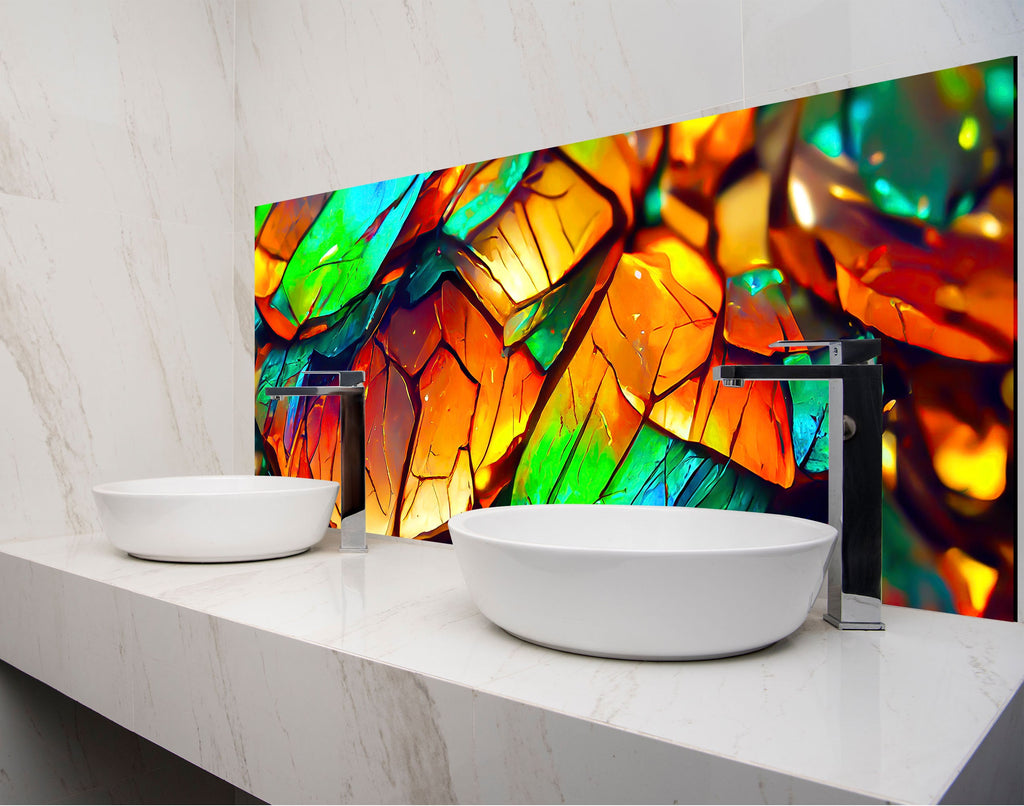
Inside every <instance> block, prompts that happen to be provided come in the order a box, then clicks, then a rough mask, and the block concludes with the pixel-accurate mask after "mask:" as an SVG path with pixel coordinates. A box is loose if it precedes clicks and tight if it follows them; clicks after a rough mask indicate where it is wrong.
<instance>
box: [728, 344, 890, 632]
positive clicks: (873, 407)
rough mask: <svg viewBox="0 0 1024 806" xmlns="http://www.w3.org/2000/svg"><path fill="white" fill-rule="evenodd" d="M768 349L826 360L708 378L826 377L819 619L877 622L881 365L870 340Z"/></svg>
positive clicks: (733, 381)
mask: <svg viewBox="0 0 1024 806" xmlns="http://www.w3.org/2000/svg"><path fill="white" fill-rule="evenodd" d="M769 346H770V347H774V348H781V349H786V348H789V347H827V348H828V354H829V363H828V364H827V365H826V364H812V365H807V364H793V365H761V366H742V365H728V364H726V365H722V366H718V367H714V369H713V370H712V377H713V378H714V379H715V380H719V381H721V382H722V383H723V384H725V385H726V386H733V387H736V386H743V384H744V382H745V381H828V412H829V413H828V417H829V429H828V522H829V524H831V525H832V526H834V527H835V529H836V531H837V532H838V533H839V544H838V546H837V547H836V549H835V550H833V552H832V557H831V559H830V561H829V567H828V597H827V609H826V613H825V621H827V622H828V623H829V624H831V625H832V626H834V627H838V628H839V629H841V630H884V629H885V625H884V624H883V623H882V365H881V364H879V363H877V359H878V358H879V356H880V355H881V342H880V341H878V340H877V339H850V340H841V341H776V342H773V343H772V344H770V345H769Z"/></svg>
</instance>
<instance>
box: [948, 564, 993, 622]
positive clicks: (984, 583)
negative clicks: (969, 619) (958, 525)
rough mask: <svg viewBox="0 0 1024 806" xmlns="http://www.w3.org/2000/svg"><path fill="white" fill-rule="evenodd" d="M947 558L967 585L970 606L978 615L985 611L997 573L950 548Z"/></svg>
mask: <svg viewBox="0 0 1024 806" xmlns="http://www.w3.org/2000/svg"><path fill="white" fill-rule="evenodd" d="M946 555H947V557H948V558H949V559H950V560H952V562H953V564H954V565H955V566H956V567H957V569H958V570H959V571H960V573H961V574H963V578H964V581H965V582H966V583H967V590H968V592H969V593H970V597H971V605H972V606H973V607H974V609H975V610H977V611H978V612H979V613H981V612H983V611H984V610H985V605H987V604H988V600H989V597H990V596H991V595H992V589H993V588H995V586H996V579H997V578H998V577H999V572H998V571H996V569H994V568H989V567H988V566H987V565H985V564H984V563H980V562H978V561H977V560H975V559H973V558H971V557H968V556H967V555H966V554H964V553H963V552H962V551H960V549H958V548H952V549H950V550H949V551H947V552H946Z"/></svg>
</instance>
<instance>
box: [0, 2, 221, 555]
mask: <svg viewBox="0 0 1024 806" xmlns="http://www.w3.org/2000/svg"><path fill="white" fill-rule="evenodd" d="M0 32H2V33H0V41H2V46H0V379H2V380H0V389H2V390H3V391H2V395H0V399H2V409H0V411H2V417H3V428H0V457H2V461H0V540H9V539H20V538H26V537H39V536H44V535H59V534H67V533H71V532H84V531H92V530H94V528H95V527H96V525H97V518H96V512H95V508H94V506H93V502H92V498H91V492H90V490H91V488H92V486H93V485H94V484H96V483H97V482H100V481H103V480H112V479H117V478H131V477H138V476H147V475H148V476H152V475H160V474H169V473H177V472H186V471H188V472H203V471H209V472H220V471H223V470H226V469H229V467H230V464H231V433H232V427H233V426H232V419H233V409H232V404H231V399H232V398H231V395H232V387H231V373H230V369H229V368H230V366H231V358H230V356H231V343H232V336H233V332H232V328H233V327H234V310H233V309H234V305H233V303H232V297H231V285H230V283H231V274H230V268H229V267H230V265H231V260H232V252H231V250H232V239H231V231H232V219H231V216H232V206H231V199H232V193H233V185H232V168H233V166H232V149H233V146H234V142H233V136H234V135H233V114H232V86H233V83H234V66H233V55H234V4H233V2H232V0H188V1H187V2H180V3H179V2H159V3H156V2H129V1H125V2H117V0H88V1H86V0H47V2H45V3H36V2H32V1H31V0H5V1H4V2H2V3H0Z"/></svg>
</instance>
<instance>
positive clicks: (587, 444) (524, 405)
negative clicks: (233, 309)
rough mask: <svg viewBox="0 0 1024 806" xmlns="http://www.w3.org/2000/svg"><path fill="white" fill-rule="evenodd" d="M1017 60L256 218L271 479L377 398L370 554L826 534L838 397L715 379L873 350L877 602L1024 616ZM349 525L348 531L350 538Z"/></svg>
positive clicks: (259, 336)
mask: <svg viewBox="0 0 1024 806" xmlns="http://www.w3.org/2000/svg"><path fill="white" fill-rule="evenodd" d="M1015 124H1016V87H1015V64H1014V61H1013V59H1004V60H998V61H991V62H986V63H983V64H977V65H970V66H965V67H959V68H955V69H950V70H943V71H940V72H937V73H929V74H925V75H920V76H914V77H910V78H905V79H900V80H896V81H886V82H882V83H879V84H872V85H869V86H865V87H858V88H855V89H850V90H846V91H842V92H834V93H829V94H824V95H818V96H814V97H811V98H805V99H799V100H794V101H788V102H784V103H779V104H773V105H770V106H764V107H760V108H757V109H747V110H742V111H738V112H731V113H726V114H721V115H715V116H711V117H706V118H701V119H699V120H690V121H684V122H682V123H675V124H672V125H668V126H661V127H658V128H653V129H645V130H642V131H634V132H628V133H625V134H621V135H616V136H613V137H604V138H600V139H597V140H591V141H588V142H582V143H575V144H572V145H567V146H562V147H559V148H548V149H544V150H541V151H535V152H532V153H527V154H518V155H514V156H510V157H505V158H501V159H494V160H489V161H485V162H480V163H476V164H473V165H460V166H456V167H454V168H448V169H445V170H438V171H431V172H427V173H423V174H418V175H415V176H408V177H403V178H400V179H391V180H388V181H383V182H378V183H375V184H369V185H363V186H360V187H353V188H348V189H345V190H338V191H334V192H330V193H321V194H317V195H313V196H307V197H305V198H300V199H292V200H289V201H283V202H279V203H277V204H272V205H271V204H268V205H263V206H261V207H258V208H257V209H256V226H255V237H256V260H255V263H256V381H257V383H256V388H257V391H256V468H257V472H258V473H287V474H289V475H297V476H313V477H328V478H330V477H335V476H336V473H337V455H336V454H337V418H338V414H337V408H336V406H337V402H336V400H327V401H324V400H317V399H302V398H291V399H288V400H282V401H280V402H278V401H272V400H269V399H268V398H267V397H266V395H265V392H264V390H265V388H266V387H268V386H275V385H285V384H293V383H295V382H296V379H297V376H298V373H299V372H301V371H309V370H322V369H330V370H334V369H361V370H363V371H365V372H366V377H367V384H366V386H367V390H366V435H367V441H366V519H367V528H368V530H369V531H371V532H377V533H388V534H395V535H402V536H406V537H414V538H432V539H444V537H445V536H446V534H447V533H446V523H447V521H448V519H449V517H451V515H453V514H455V513H457V512H461V511H464V510H466V509H469V508H472V507H486V506H491V505H495V504H525V503H555V502H576V503H592V502H606V503H616V504H659V505H677V506H680V505H685V506H705V507H722V508H726V507H727V508H733V509H749V510H762V511H773V512H784V513H788V514H793V515H801V516H805V517H811V518H815V519H818V520H827V514H826V508H827V496H826V484H827V480H826V476H827V466H828V446H827V436H828V435H827V425H828V420H827V417H826V404H827V384H822V383H816V382H790V383H785V382H782V383H779V382H762V383H751V384H746V385H745V386H744V387H743V388H739V389H733V388H727V387H725V386H723V385H722V384H720V383H716V382H714V381H713V380H712V379H711V377H710V373H711V367H712V366H714V365H716V364H721V363H743V364H750V363H758V362H763V363H771V362H778V361H787V362H811V361H818V360H822V358H819V357H818V356H817V355H815V354H808V353H797V354H792V355H785V356H784V355H782V354H780V353H775V352H773V351H772V350H771V349H770V348H769V347H768V345H769V343H771V342H773V341H775V340H777V339H783V338H785V339H801V338H803V339H833V338H877V339H881V341H882V349H883V362H884V364H885V367H886V375H885V383H886V395H887V403H886V412H885V432H884V436H883V465H884V466H883V478H884V487H885V494H884V501H883V522H884V552H885V555H884V569H885V570H884V575H885V581H884V596H885V600H886V601H887V602H889V603H897V604H907V605H912V606H916V607H925V608H930V609H938V610H945V611H953V612H960V613H968V614H983V615H985V616H990V617H994V618H1002V619H1013V618H1015V595H1016V592H1015V574H1014V562H1015V541H1016V496H1015V489H1016V479H1015V474H1016V465H1015V450H1016V433H1015V424H1014V411H1013V409H1014V404H1015V381H1014V374H1013V368H1014V358H1015V353H1016V277H1015V235H1014V223H1015V219H1014V205H1015V189H1016V186H1015V178H1016V155H1015ZM336 519H337V513H336Z"/></svg>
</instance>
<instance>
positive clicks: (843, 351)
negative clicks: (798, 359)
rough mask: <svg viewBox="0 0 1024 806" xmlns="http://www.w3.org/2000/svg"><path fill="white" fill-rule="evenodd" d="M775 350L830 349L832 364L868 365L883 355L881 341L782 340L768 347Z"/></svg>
mask: <svg viewBox="0 0 1024 806" xmlns="http://www.w3.org/2000/svg"><path fill="white" fill-rule="evenodd" d="M768 346H769V347H773V348H782V349H788V348H790V347H828V349H829V357H830V358H831V362H830V363H832V364H866V363H868V362H869V361H871V360H872V359H875V358H879V357H880V356H881V355H882V342H881V340H880V339H835V340H833V341H800V340H790V339H780V340H779V341H773V342H772V343H771V344H769V345H768Z"/></svg>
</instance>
